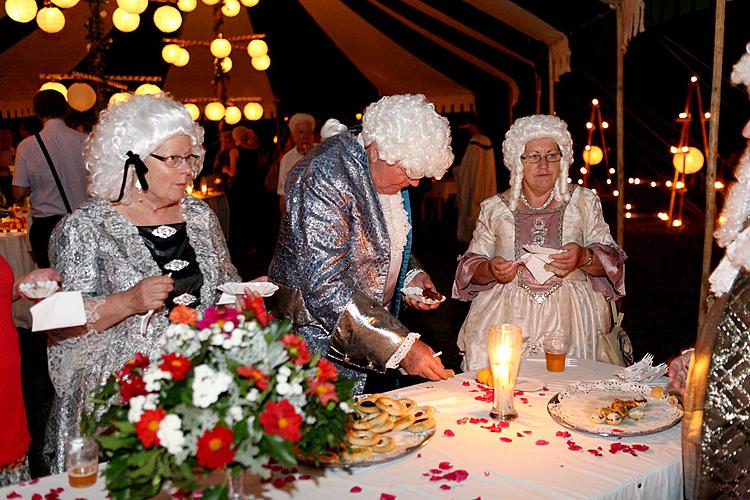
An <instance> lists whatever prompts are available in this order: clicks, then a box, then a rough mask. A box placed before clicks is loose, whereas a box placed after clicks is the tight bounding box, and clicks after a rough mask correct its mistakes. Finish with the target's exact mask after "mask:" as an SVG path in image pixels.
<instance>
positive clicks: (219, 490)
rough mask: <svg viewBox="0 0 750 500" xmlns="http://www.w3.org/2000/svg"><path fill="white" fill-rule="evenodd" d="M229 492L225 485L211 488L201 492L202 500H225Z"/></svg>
mask: <svg viewBox="0 0 750 500" xmlns="http://www.w3.org/2000/svg"><path fill="white" fill-rule="evenodd" d="M228 494H229V491H228V490H227V485H226V484H224V485H221V486H211V487H210V488H206V489H205V490H203V497H202V498H203V500H226V498H227V495H228Z"/></svg>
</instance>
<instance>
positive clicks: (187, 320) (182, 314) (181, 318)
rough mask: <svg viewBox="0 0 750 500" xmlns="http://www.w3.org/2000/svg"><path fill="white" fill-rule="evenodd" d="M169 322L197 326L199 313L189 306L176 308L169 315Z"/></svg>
mask: <svg viewBox="0 0 750 500" xmlns="http://www.w3.org/2000/svg"><path fill="white" fill-rule="evenodd" d="M169 321H171V322H172V323H182V324H183V325H190V326H195V323H196V322H197V321H198V311H197V310H196V309H193V308H192V307H188V306H175V308H174V309H172V311H171V312H170V313H169Z"/></svg>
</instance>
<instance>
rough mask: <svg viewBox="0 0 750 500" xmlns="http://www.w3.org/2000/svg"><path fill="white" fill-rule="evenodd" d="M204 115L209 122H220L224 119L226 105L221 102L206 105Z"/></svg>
mask: <svg viewBox="0 0 750 500" xmlns="http://www.w3.org/2000/svg"><path fill="white" fill-rule="evenodd" d="M203 113H204V114H205V115H206V118H208V119H209V120H211V121H215V122H218V121H219V120H221V119H222V118H224V105H223V104H222V103H220V102H209V103H208V104H206V109H205V110H203Z"/></svg>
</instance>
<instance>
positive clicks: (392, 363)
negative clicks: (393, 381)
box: [385, 332, 420, 370]
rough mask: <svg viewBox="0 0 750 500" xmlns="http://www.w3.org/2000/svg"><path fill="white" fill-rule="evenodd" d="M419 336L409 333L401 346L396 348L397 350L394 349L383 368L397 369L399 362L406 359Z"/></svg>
mask: <svg viewBox="0 0 750 500" xmlns="http://www.w3.org/2000/svg"><path fill="white" fill-rule="evenodd" d="M419 337H420V335H419V334H418V333H415V332H409V335H407V336H406V337H405V338H404V340H403V341H402V342H401V345H400V346H398V349H396V352H394V353H393V354H392V355H391V357H390V358H388V361H387V362H386V363H385V368H386V370H387V369H390V368H398V365H399V364H400V363H401V361H402V360H403V359H404V358H405V357H406V355H407V354H408V352H409V350H410V349H411V346H413V345H414V342H416V341H417V340H418V339H419Z"/></svg>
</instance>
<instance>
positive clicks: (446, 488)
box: [440, 484, 451, 490]
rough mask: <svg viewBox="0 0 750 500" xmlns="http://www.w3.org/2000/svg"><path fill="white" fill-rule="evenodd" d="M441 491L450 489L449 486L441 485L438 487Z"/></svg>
mask: <svg viewBox="0 0 750 500" xmlns="http://www.w3.org/2000/svg"><path fill="white" fill-rule="evenodd" d="M440 489H441V490H449V489H451V486H450V485H449V484H441V485H440Z"/></svg>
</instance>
